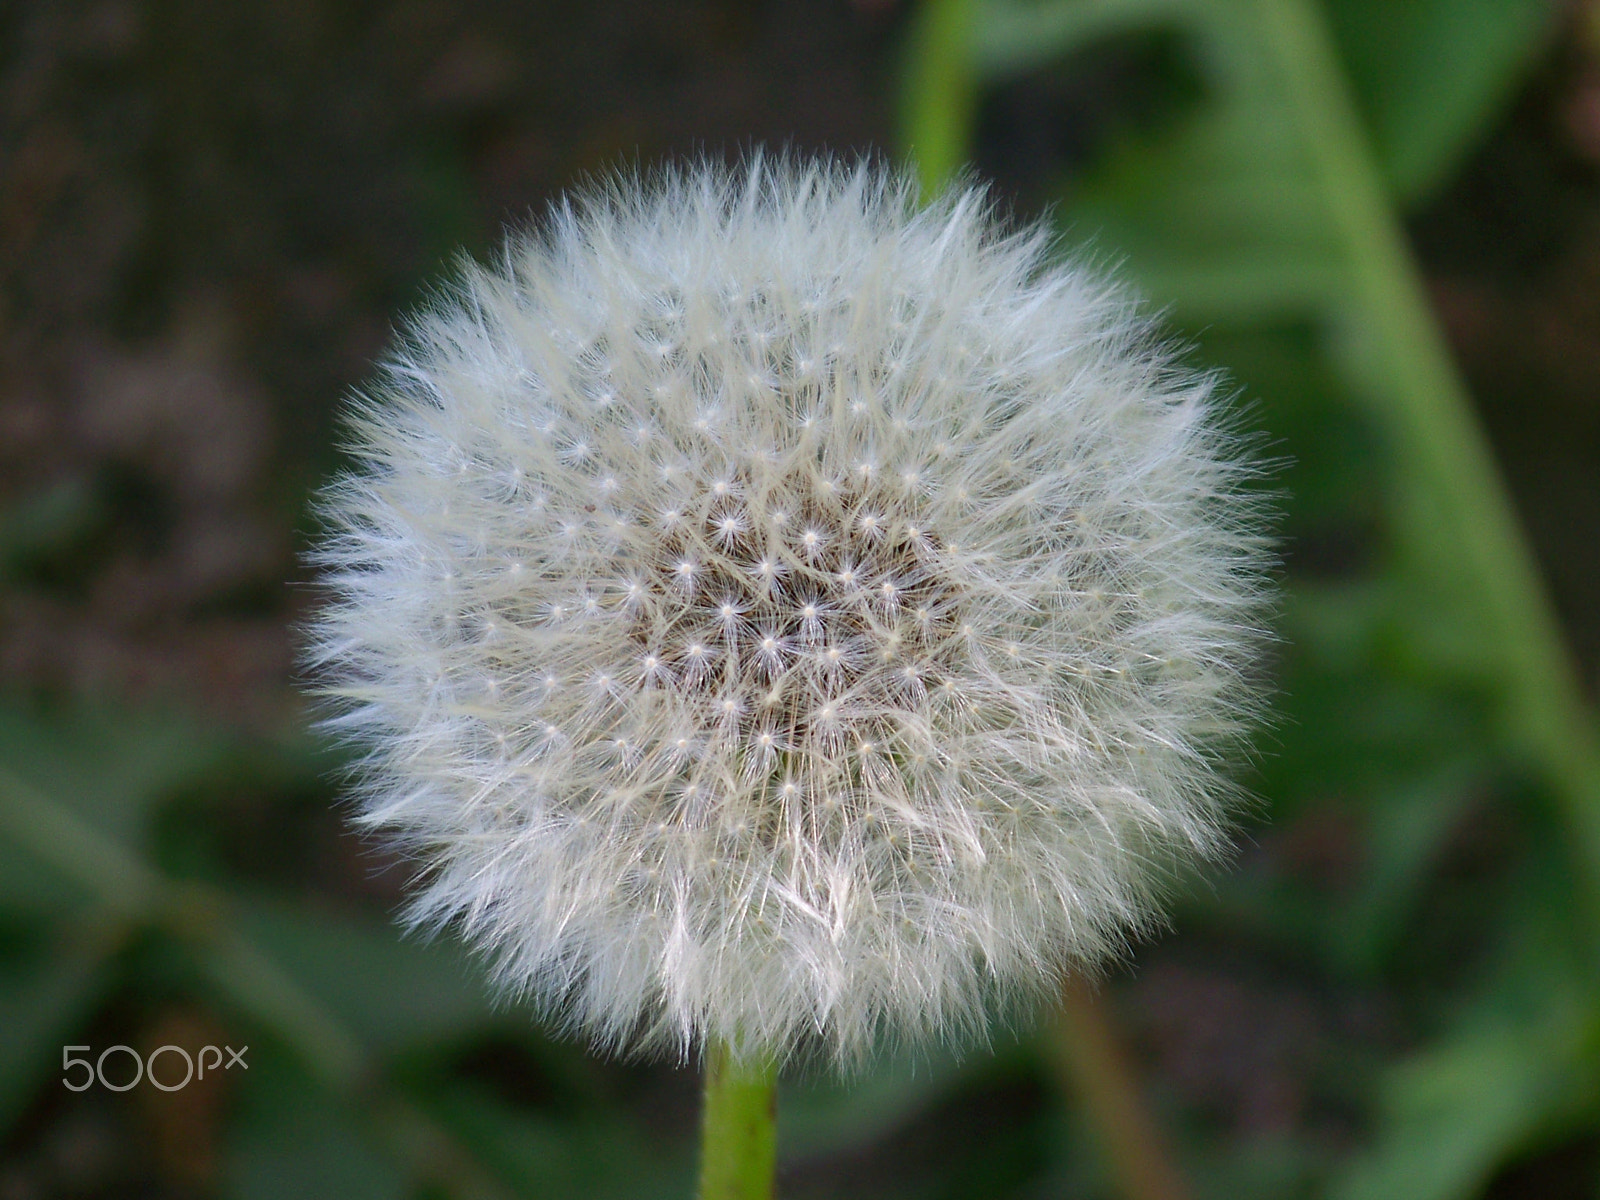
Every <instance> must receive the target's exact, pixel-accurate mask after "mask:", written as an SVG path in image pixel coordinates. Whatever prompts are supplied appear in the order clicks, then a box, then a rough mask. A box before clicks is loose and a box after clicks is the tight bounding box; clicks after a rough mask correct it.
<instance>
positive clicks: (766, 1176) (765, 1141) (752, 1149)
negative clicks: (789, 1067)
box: [696, 1042, 778, 1200]
mask: <svg viewBox="0 0 1600 1200" xmlns="http://www.w3.org/2000/svg"><path fill="white" fill-rule="evenodd" d="M777 1116H778V1067H777V1064H776V1063H771V1062H763V1061H759V1060H758V1061H756V1062H749V1061H745V1060H742V1059H740V1058H738V1057H737V1056H735V1055H734V1053H733V1051H732V1050H731V1049H730V1048H729V1047H728V1045H727V1044H726V1043H725V1042H717V1043H715V1044H714V1045H712V1046H711V1047H709V1048H708V1049H707V1051H706V1090H705V1110H704V1112H703V1113H702V1116H701V1122H700V1188H699V1191H698V1192H697V1193H696V1196H697V1200H770V1198H771V1196H772V1174H773V1170H774V1168H775V1167H776V1165H777V1149H778V1140H777Z"/></svg>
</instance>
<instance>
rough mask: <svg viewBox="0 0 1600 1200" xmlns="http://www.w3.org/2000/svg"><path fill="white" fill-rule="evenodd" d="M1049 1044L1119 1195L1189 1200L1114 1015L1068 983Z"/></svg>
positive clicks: (1076, 984) (1078, 985) (1082, 989)
mask: <svg viewBox="0 0 1600 1200" xmlns="http://www.w3.org/2000/svg"><path fill="white" fill-rule="evenodd" d="M1049 1043H1050V1049H1051V1051H1052V1052H1053V1057H1054V1058H1055V1059H1056V1060H1057V1063H1058V1065H1059V1066H1060V1068H1061V1069H1062V1071H1063V1072H1064V1073H1065V1074H1066V1075H1067V1076H1068V1077H1069V1078H1070V1079H1071V1080H1072V1085H1073V1088H1074V1090H1075V1091H1076V1092H1077V1093H1078V1097H1079V1099H1080V1100H1081V1101H1082V1103H1083V1107H1084V1111H1085V1112H1086V1113H1087V1115H1088V1117H1089V1120H1090V1122H1091V1123H1092V1124H1093V1126H1094V1131H1095V1135H1096V1137H1097V1138H1098V1139H1099V1142H1100V1146H1101V1148H1102V1150H1103V1152H1104V1153H1105V1157H1106V1167H1107V1169H1108V1170H1109V1172H1110V1174H1111V1176H1112V1178H1113V1179H1114V1180H1116V1184H1117V1188H1118V1190H1119V1191H1120V1192H1121V1194H1122V1195H1123V1196H1124V1197H1126V1198H1127V1200H1189V1195H1190V1192H1189V1188H1188V1185H1187V1184H1186V1183H1185V1182H1184V1180H1183V1176H1181V1175H1180V1174H1178V1169H1177V1167H1175V1166H1174V1165H1173V1163H1172V1157H1171V1155H1170V1154H1169V1153H1168V1151H1167V1147H1166V1144H1165V1142H1164V1140H1163V1139H1162V1137H1161V1133H1160V1130H1158V1129H1157V1128H1156V1123H1155V1121H1154V1120H1152V1119H1151V1116H1150V1113H1149V1111H1148V1110H1147V1109H1146V1108H1145V1106H1144V1103H1143V1101H1142V1100H1141V1099H1140V1096H1139V1089H1138V1085H1137V1084H1136V1083H1135V1081H1134V1078H1133V1072H1132V1069H1131V1068H1130V1066H1129V1064H1128V1060H1127V1058H1126V1056H1125V1055H1124V1054H1123V1052H1122V1047H1121V1046H1120V1045H1119V1044H1118V1043H1117V1037H1116V1031H1115V1030H1114V1029H1113V1028H1112V1025H1111V1019H1110V1014H1109V1013H1108V1012H1107V1010H1106V1007H1105V1005H1104V1004H1103V1002H1101V1001H1098V1000H1096V999H1095V997H1094V995H1093V993H1091V992H1090V990H1089V988H1088V986H1087V985H1086V984H1084V983H1083V982H1082V981H1081V980H1077V979H1071V980H1068V981H1067V985H1066V987H1065V988H1064V989H1063V990H1062V995H1061V1004H1060V1007H1059V1008H1058V1009H1057V1016H1056V1020H1055V1023H1054V1025H1053V1027H1052V1028H1051V1030H1050V1035H1049Z"/></svg>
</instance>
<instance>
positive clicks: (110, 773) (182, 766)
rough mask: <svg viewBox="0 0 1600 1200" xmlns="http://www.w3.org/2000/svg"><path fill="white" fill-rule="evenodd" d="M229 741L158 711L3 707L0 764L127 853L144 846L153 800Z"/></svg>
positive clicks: (220, 753)
mask: <svg viewBox="0 0 1600 1200" xmlns="http://www.w3.org/2000/svg"><path fill="white" fill-rule="evenodd" d="M230 744H231V739H228V738H226V737H225V736H220V735H219V734H218V733H216V732H215V731H212V730H205V729H202V728H201V727H200V726H198V725H197V724H195V723H194V722H192V721H190V720H188V719H186V718H184V717H181V716H178V715H176V714H171V713H163V712H160V711H135V710H127V709H115V710H114V709H109V708H86V709H80V710H76V711H73V712H70V713H59V714H51V715H41V714H39V713H35V712H29V711H24V710H22V709H20V708H16V707H9V706H8V707H0V764H4V765H5V766H6V767H7V768H8V769H9V770H11V771H13V772H14V773H15V774H16V775H18V776H19V777H21V778H22V779H24V780H26V781H27V782H28V783H29V784H31V785H32V786H34V787H35V788H37V789H38V790H39V791H40V792H42V793H44V794H46V795H48V796H50V797H51V799H52V800H53V801H54V802H55V803H58V804H60V805H62V806H63V807H64V808H67V809H69V810H70V811H72V812H74V813H76V814H77V815H78V816H80V817H83V818H85V819H87V820H89V821H90V822H91V823H92V824H93V825H94V826H95V828H96V829H97V830H98V831H99V832H100V833H102V834H104V835H106V836H108V837H110V838H112V839H113V840H115V841H117V842H119V843H120V844H121V845H122V846H123V848H124V849H129V850H139V849H140V848H141V847H142V843H143V840H144V834H145V823H146V820H147V818H148V816H149V810H150V806H151V804H153V803H155V802H157V801H159V800H160V799H162V798H163V797H164V796H166V795H168V794H170V793H171V792H172V791H173V790H174V789H176V788H177V787H179V786H181V785H182V784H183V783H185V782H187V781H188V780H191V779H194V778H197V777H198V776H200V775H203V774H204V773H205V772H207V771H209V770H212V769H213V768H214V767H215V766H216V764H217V763H219V762H220V761H222V759H223V757H224V755H226V754H227V752H228V750H229V747H230Z"/></svg>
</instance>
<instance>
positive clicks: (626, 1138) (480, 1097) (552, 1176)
mask: <svg viewBox="0 0 1600 1200" xmlns="http://www.w3.org/2000/svg"><path fill="white" fill-rule="evenodd" d="M431 1107H432V1108H433V1109H434V1110H435V1111H436V1112H437V1113H438V1115H439V1117H440V1118H441V1120H442V1121H443V1123H444V1124H445V1125H447V1126H448V1127H449V1128H450V1129H451V1130H452V1131H453V1132H454V1133H455V1135H456V1136H457V1137H458V1138H459V1139H460V1140H461V1142H462V1144H463V1145H465V1146H467V1147H468V1148H470V1149H471V1150H472V1152H473V1153H474V1154H475V1155H477V1156H478V1158H479V1159H480V1161H482V1162H483V1164H484V1165H485V1166H486V1167H488V1168H489V1169H490V1170H491V1171H493V1172H494V1173H495V1175H496V1176H497V1177H499V1178H500V1179H502V1180H504V1181H506V1182H507V1183H509V1184H511V1185H512V1186H513V1187H514V1188H516V1189H518V1190H519V1191H520V1193H521V1194H522V1195H525V1196H538V1197H540V1198H541V1200H545V1198H548V1200H567V1198H569V1197H570V1198H571V1200H610V1198H613V1197H614V1198H615V1200H651V1198H652V1197H662V1198H663V1200H666V1198H667V1197H673V1198H677V1197H683V1196H687V1195H689V1194H690V1190H691V1181H692V1177H693V1176H692V1172H693V1163H692V1161H691V1159H690V1155H689V1154H687V1153H682V1154H679V1153H675V1152H669V1153H667V1154H663V1151H662V1149H661V1147H659V1146H653V1145H651V1144H650V1143H649V1142H648V1141H646V1140H645V1139H644V1138H643V1137H642V1136H640V1135H639V1134H638V1133H636V1132H635V1131H634V1130H632V1129H630V1128H629V1127H628V1126H627V1125H625V1124H623V1123H621V1122H602V1121H598V1120H563V1119H559V1118H553V1117H551V1116H549V1115H547V1114H543V1113H533V1112H527V1111H519V1110H516V1109H512V1108H510V1107H508V1106H507V1105H505V1104H504V1103H502V1102H501V1101H499V1100H496V1099H494V1098H493V1097H491V1096H489V1095H487V1094H485V1093H483V1092H481V1091H479V1090H477V1089H473V1088H468V1087H462V1086H457V1087H453V1088H451V1089H449V1090H448V1091H447V1092H446V1093H445V1094H444V1095H443V1096H441V1097H439V1098H437V1099H436V1100H435V1101H434V1103H433V1104H432V1105H431Z"/></svg>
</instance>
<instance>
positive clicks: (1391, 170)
mask: <svg viewBox="0 0 1600 1200" xmlns="http://www.w3.org/2000/svg"><path fill="white" fill-rule="evenodd" d="M1559 13H1560V5H1558V4H1553V3H1551V2H1550V0H1474V2H1473V3H1469V4H1464V3H1462V2H1461V0H1406V2H1405V3H1403V4H1397V3H1395V2H1394V0H1329V3H1328V17H1329V21H1330V23H1331V24H1332V26H1333V31H1334V35H1335V36H1336V37H1337V38H1338V40H1339V48H1340V50H1341V52H1342V54H1343V57H1344V60H1345V65H1346V67H1347V69H1348V70H1349V73H1350V82H1351V84H1352V85H1353V86H1354V88H1355V93H1356V101H1357V103H1358V104H1359V105H1360V106H1361V109H1362V112H1363V114H1364V115H1365V117H1366V119H1367V125H1368V128H1369V130H1370V132H1371V135H1372V139H1373V144H1374V150H1375V152H1376V153H1377V155H1378V157H1379V159H1380V160H1381V161H1382V163H1383V166H1384V170H1385V173H1386V174H1387V175H1388V177H1389V181H1390V183H1391V184H1392V185H1393V186H1394V188H1395V190H1396V191H1397V192H1398V194H1399V195H1400V196H1401V197H1402V198H1404V199H1405V200H1407V201H1411V202H1414V201H1416V200H1417V199H1419V198H1422V197H1425V196H1426V195H1427V194H1428V193H1429V192H1431V191H1433V190H1434V189H1436V188H1437V187H1438V186H1439V185H1440V184H1441V183H1442V182H1443V181H1444V180H1445V178H1446V177H1447V176H1448V175H1449V174H1450V172H1451V171H1452V170H1453V169H1454V168H1455V167H1456V166H1457V164H1458V163H1459V162H1460V160H1461V158H1462V156H1463V154H1464V153H1465V152H1466V151H1467V150H1468V149H1469V148H1470V147H1471V145H1472V143H1473V142H1474V140H1476V138H1477V137H1479V136H1481V134H1482V132H1483V130H1484V128H1485V126H1486V125H1487V124H1488V123H1489V121H1490V120H1491V119H1492V117H1493V116H1494V114H1496V113H1497V112H1499V111H1500V110H1501V109H1502V107H1503V106H1504V104H1505V102H1506V101H1507V100H1508V99H1509V98H1510V96H1511V93H1512V91H1513V89H1514V88H1515V87H1516V85H1517V83H1518V82H1519V81H1520V80H1521V79H1522V77H1523V75H1524V74H1526V72H1527V69H1528V66H1529V64H1530V63H1531V61H1532V59H1533V57H1534V55H1535V54H1536V53H1537V52H1538V50H1539V49H1540V48H1541V47H1542V46H1543V45H1544V44H1545V43H1546V42H1547V41H1548V40H1549V37H1550V34H1551V32H1552V31H1553V29H1554V25H1555V21H1556V19H1557V17H1558V16H1559Z"/></svg>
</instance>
